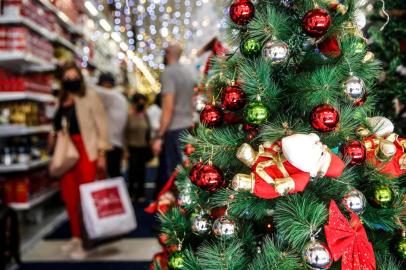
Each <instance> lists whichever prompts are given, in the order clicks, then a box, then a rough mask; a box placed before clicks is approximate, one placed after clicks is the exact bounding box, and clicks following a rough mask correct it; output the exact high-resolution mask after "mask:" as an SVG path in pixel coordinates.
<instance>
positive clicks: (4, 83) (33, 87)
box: [0, 69, 53, 94]
mask: <svg viewBox="0 0 406 270" xmlns="http://www.w3.org/2000/svg"><path fill="white" fill-rule="evenodd" d="M52 79H53V76H52V74H41V73H39V74H26V75H19V74H13V73H11V72H8V71H6V70H3V69H0V93H1V92H24V91H29V92H40V93H47V94H50V93H51V92H52Z"/></svg>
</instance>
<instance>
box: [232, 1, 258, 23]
mask: <svg viewBox="0 0 406 270" xmlns="http://www.w3.org/2000/svg"><path fill="white" fill-rule="evenodd" d="M254 14H255V8H254V5H253V4H252V3H251V1H249V0H237V1H235V2H234V3H233V4H232V5H231V6H230V18H231V20H232V21H233V22H234V23H236V24H238V25H240V26H242V25H246V24H247V23H248V22H249V21H250V20H251V19H252V18H253V17H254Z"/></svg>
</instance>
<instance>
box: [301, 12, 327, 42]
mask: <svg viewBox="0 0 406 270" xmlns="http://www.w3.org/2000/svg"><path fill="white" fill-rule="evenodd" d="M330 25H331V18H330V15H329V14H328V12H327V11H326V10H325V9H322V8H315V9H312V10H310V11H308V12H307V13H306V14H305V15H304V17H303V20H302V26H303V30H304V31H305V32H306V33H307V34H308V35H309V36H311V37H316V38H317V37H321V36H323V35H324V34H325V33H327V31H328V28H329V27H330Z"/></svg>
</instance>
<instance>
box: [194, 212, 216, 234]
mask: <svg viewBox="0 0 406 270" xmlns="http://www.w3.org/2000/svg"><path fill="white" fill-rule="evenodd" d="M191 223H192V232H193V233H194V234H196V235H208V234H209V233H210V231H211V227H212V224H211V220H210V217H209V215H207V214H205V213H198V214H194V215H192V218H191Z"/></svg>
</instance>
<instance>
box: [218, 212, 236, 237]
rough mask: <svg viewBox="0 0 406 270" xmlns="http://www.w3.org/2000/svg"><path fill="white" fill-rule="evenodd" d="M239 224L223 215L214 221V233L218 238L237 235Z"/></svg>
mask: <svg viewBox="0 0 406 270" xmlns="http://www.w3.org/2000/svg"><path fill="white" fill-rule="evenodd" d="M236 232H237V226H236V224H235V222H234V221H232V220H230V219H229V218H228V217H226V216H221V217H219V218H218V219H216V221H214V223H213V234H214V235H215V236H216V237H217V238H221V239H225V240H226V239H230V238H232V237H234V236H235V234H236Z"/></svg>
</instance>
